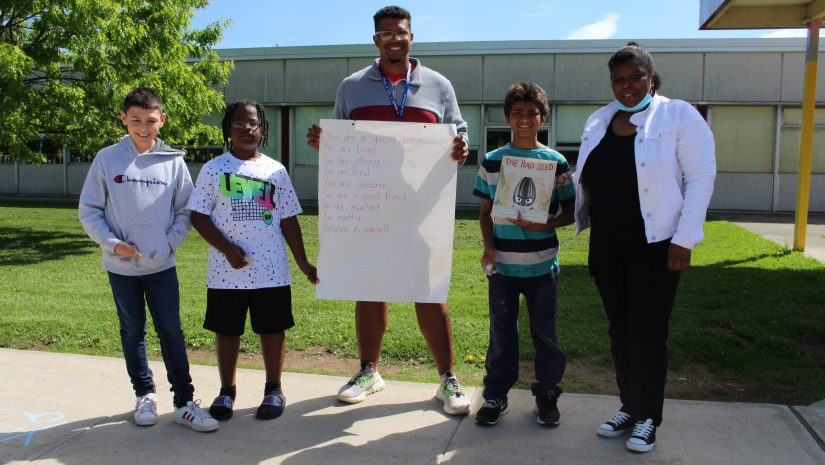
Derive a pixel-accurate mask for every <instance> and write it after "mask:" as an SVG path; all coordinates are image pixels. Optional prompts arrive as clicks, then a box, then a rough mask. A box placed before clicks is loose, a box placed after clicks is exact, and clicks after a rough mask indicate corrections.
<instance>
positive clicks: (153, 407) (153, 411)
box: [134, 392, 158, 426]
mask: <svg viewBox="0 0 825 465" xmlns="http://www.w3.org/2000/svg"><path fill="white" fill-rule="evenodd" d="M134 418H135V424H136V425H138V426H152V425H154V424H155V423H157V422H158V396H157V395H156V394H155V393H154V392H150V393H149V394H146V395H143V396H140V397H138V398H137V402H135V415H134Z"/></svg>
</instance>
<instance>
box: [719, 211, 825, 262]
mask: <svg viewBox="0 0 825 465" xmlns="http://www.w3.org/2000/svg"><path fill="white" fill-rule="evenodd" d="M713 215H714V216H717V217H719V218H722V219H724V220H726V221H730V222H731V223H734V224H736V225H737V226H740V227H742V228H745V229H747V230H748V231H750V232H752V233H755V234H759V235H761V236H762V237H764V238H765V239H768V240H770V241H773V242H775V243H777V244H779V245H781V246H783V247H786V248H788V249H790V248H792V247H793V242H794V216H793V215H792V214H788V213H726V212H715V213H713ZM805 255H807V256H809V257H811V258H815V259H817V260H819V261H820V262H823V263H825V215H819V214H816V215H809V216H808V225H807V227H806V228H805Z"/></svg>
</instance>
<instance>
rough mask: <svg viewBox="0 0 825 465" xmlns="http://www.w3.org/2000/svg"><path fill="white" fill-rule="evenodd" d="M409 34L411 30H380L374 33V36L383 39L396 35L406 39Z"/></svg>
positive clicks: (392, 37)
mask: <svg viewBox="0 0 825 465" xmlns="http://www.w3.org/2000/svg"><path fill="white" fill-rule="evenodd" d="M409 36H410V32H409V31H378V32H376V33H375V34H374V35H373V37H378V38H379V39H381V40H392V39H394V38H396V37H398V38H399V39H406V38H407V37H409Z"/></svg>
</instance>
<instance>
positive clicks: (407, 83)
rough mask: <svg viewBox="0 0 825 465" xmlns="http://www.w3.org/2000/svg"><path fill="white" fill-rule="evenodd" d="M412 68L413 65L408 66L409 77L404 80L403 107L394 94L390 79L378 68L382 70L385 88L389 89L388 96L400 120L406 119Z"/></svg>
mask: <svg viewBox="0 0 825 465" xmlns="http://www.w3.org/2000/svg"><path fill="white" fill-rule="evenodd" d="M410 68H412V66H407V79H406V80H405V81H404V96H403V97H401V108H399V107H398V103H396V102H395V95H393V92H392V89H391V88H390V80H389V79H387V77H386V76H384V71H383V70H381V68H378V70H379V71H381V81H382V82H383V83H384V90H386V91H387V96H388V97H389V98H390V103H392V108H393V109H394V110H395V116H397V117H398V121H401V120H403V119H404V108H405V107H406V106H407V91H409V90H410Z"/></svg>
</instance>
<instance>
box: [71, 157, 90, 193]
mask: <svg viewBox="0 0 825 465" xmlns="http://www.w3.org/2000/svg"><path fill="white" fill-rule="evenodd" d="M91 166H92V164H91V163H69V166H67V168H68V174H69V176H68V178H69V194H71V195H80V191H81V190H82V189H83V183H84V182H85V181H86V174H88V173H89V168H91Z"/></svg>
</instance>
